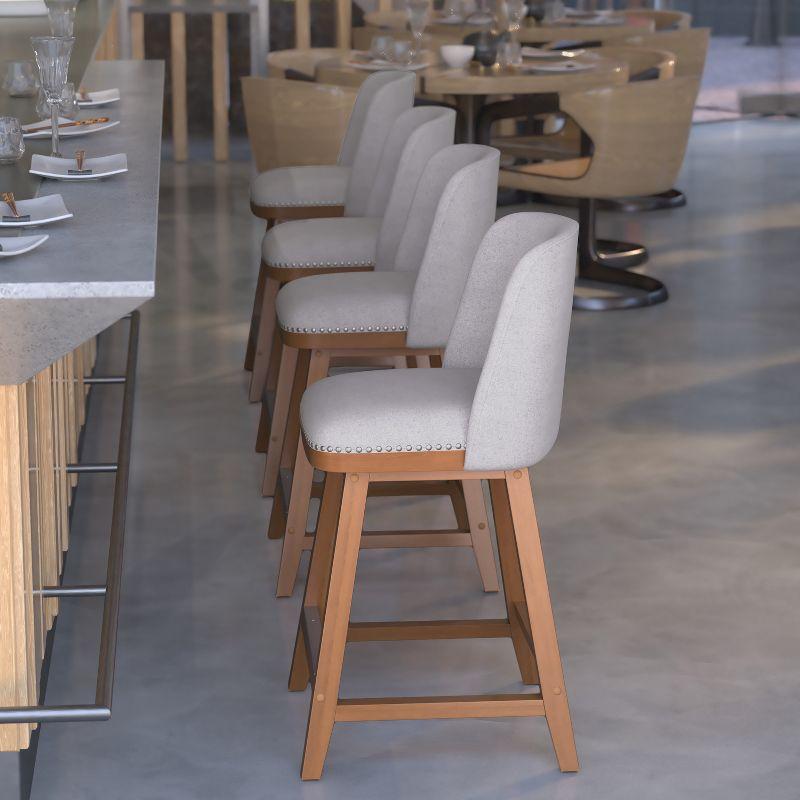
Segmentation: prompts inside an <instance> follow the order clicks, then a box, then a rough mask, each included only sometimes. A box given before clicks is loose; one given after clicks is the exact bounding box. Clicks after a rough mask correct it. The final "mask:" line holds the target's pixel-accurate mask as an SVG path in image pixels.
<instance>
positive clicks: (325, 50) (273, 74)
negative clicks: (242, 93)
mask: <svg viewBox="0 0 800 800" xmlns="http://www.w3.org/2000/svg"><path fill="white" fill-rule="evenodd" d="M349 56H350V51H349V50H340V49H338V48H336V47H308V48H302V49H300V50H296V49H291V50H273V51H272V52H271V53H270V54H269V55H268V56H267V75H269V77H270V78H283V77H284V76H285V74H286V72H287V71H288V70H292V71H294V72H300V73H302V74H303V75H306V76H307V77H309V78H312V79H313V78H314V70H315V69H316V67H317V64H319V62H320V61H325V60H327V59H329V58H343V57H344V58H348V57H349Z"/></svg>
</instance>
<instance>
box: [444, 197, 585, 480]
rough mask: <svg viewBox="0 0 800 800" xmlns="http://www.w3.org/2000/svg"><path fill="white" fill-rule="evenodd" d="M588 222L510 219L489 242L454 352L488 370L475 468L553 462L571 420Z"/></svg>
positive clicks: (481, 386) (447, 363)
mask: <svg viewBox="0 0 800 800" xmlns="http://www.w3.org/2000/svg"><path fill="white" fill-rule="evenodd" d="M577 245H578V224H577V223H576V222H575V221H574V220H572V219H569V218H568V217H562V216H559V215H557V214H544V213H537V212H523V213H520V214H511V215H509V216H507V217H503V218H502V219H501V220H499V221H498V222H496V223H495V224H494V225H492V227H491V228H490V229H489V232H488V233H487V234H486V236H485V237H484V238H483V241H482V242H481V245H480V247H479V249H478V253H477V255H476V256H475V260H474V262H473V265H472V269H471V271H470V274H469V279H468V281H467V286H466V289H465V290H464V295H463V297H462V299H461V304H460V306H459V309H458V313H457V315H456V320H455V323H454V325H453V329H452V333H451V335H450V340H449V342H448V344H447V348H446V350H445V355H444V367H445V368H450V367H481V376H480V379H479V381H478V387H477V390H476V392H475V397H474V399H473V403H472V409H471V412H470V418H469V425H468V429H467V450H466V457H465V464H464V465H465V468H466V469H468V470H495V469H502V470H508V469H522V468H524V467H529V466H531V465H533V464H535V463H536V462H538V461H540V460H541V459H542V458H544V456H545V455H547V453H548V452H549V450H550V448H551V447H552V446H553V443H554V442H555V440H556V436H557V434H558V427H559V423H560V419H561V401H562V396H563V391H564V372H565V367H566V357H567V341H568V338H569V325H570V319H571V316H572V293H573V288H574V284H575V257H576V251H577Z"/></svg>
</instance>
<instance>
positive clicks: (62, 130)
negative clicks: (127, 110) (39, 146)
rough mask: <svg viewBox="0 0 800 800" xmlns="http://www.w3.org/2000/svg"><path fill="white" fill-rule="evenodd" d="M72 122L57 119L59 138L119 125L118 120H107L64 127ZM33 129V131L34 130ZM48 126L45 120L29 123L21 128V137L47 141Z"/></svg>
mask: <svg viewBox="0 0 800 800" xmlns="http://www.w3.org/2000/svg"><path fill="white" fill-rule="evenodd" d="M88 119H94V117H88ZM72 121H73V120H70V119H67V118H66V117H59V118H58V122H59V126H60V127H59V129H58V135H59V137H60V138H62V139H64V138H66V137H67V136H83V135H85V134H87V133H95V132H97V131H104V130H105V129H106V128H113V127H114V126H115V125H119V120H118V119H117V120H113V119H112V120H109V121H108V122H97V123H95V124H94V125H69V126H66V123H69V122H72ZM75 121H76V122H80V120H75ZM34 129H35V130H34ZM50 135H51V133H50V124H49V122H48V121H47V120H39V121H38V122H30V123H28V124H27V125H23V126H22V136H23V138H25V139H49V138H50Z"/></svg>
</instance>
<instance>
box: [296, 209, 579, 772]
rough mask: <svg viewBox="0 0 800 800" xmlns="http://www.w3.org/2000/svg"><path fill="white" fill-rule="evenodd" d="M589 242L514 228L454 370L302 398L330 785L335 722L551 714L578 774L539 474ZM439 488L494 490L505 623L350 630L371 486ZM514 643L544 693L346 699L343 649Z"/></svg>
mask: <svg viewBox="0 0 800 800" xmlns="http://www.w3.org/2000/svg"><path fill="white" fill-rule="evenodd" d="M577 237H578V226H577V224H576V223H575V222H574V221H572V220H569V219H566V218H564V217H560V216H557V215H554V214H541V213H521V214H513V215H511V216H508V217H504V218H503V219H501V220H500V221H499V222H496V223H495V224H494V225H493V226H492V228H491V229H490V230H489V232H488V233H487V235H486V236H485V238H484V239H483V242H482V244H481V246H480V249H479V251H478V254H477V256H476V258H475V261H474V264H473V266H472V271H471V273H470V276H469V281H468V284H467V287H466V289H465V292H464V295H463V298H462V300H461V304H460V307H459V310H458V313H457V316H456V320H455V323H454V325H453V330H452V333H451V335H450V339H449V341H448V344H447V348H446V350H445V355H444V367H443V368H442V369H432V370H388V371H384V372H375V371H373V372H358V373H350V374H343V375H336V376H334V377H330V378H326V379H325V380H322V381H319V382H317V383H315V384H314V385H313V386H311V387H310V388H309V389H308V390H307V391H306V393H305V395H304V397H303V400H302V403H301V409H300V413H301V421H302V435H303V443H304V451H303V452H304V455H305V456H306V457H307V458H308V460H309V463H310V465H311V466H312V467H314V468H317V469H320V470H324V471H325V472H326V473H327V474H326V477H325V488H324V494H323V499H322V505H323V508H324V509H325V515H324V517H323V519H322V520H321V524H320V525H319V526H318V528H317V534H316V539H315V541H314V548H313V553H312V557H311V565H310V569H309V576H308V581H307V583H306V592H305V597H304V600H303V608H302V611H301V615H300V622H299V625H298V631H297V640H296V644H295V649H294V657H293V660H292V668H291V675H290V679H289V688H290V690H293V691H302V690H303V689H304V688H305V687H306V686H307V685H308V684H309V683H312V687H313V688H312V694H311V711H310V715H309V721H308V729H307V733H306V743H305V752H304V754H303V762H302V771H301V775H302V778H303V779H304V780H315V779H318V778H320V777H321V775H322V769H323V765H324V762H325V757H326V754H327V750H328V744H329V741H330V737H331V734H332V731H333V725H334V722H366V721H372V720H396V719H406V720H418V719H434V718H437V719H461V718H477V717H534V716H544V717H545V719H546V721H547V723H548V727H549V729H550V735H551V738H552V742H553V746H554V749H555V753H556V757H557V759H558V764H559V767H560V768H561V770H562V771H566V772H573V771H577V770H578V768H579V767H578V758H577V753H576V750H575V741H574V737H573V733H572V723H571V719H570V712H569V705H568V702H567V693H566V688H565V684H564V676H563V673H562V667H561V658H560V655H559V649H558V641H557V638H556V630H555V624H554V621H553V613H552V608H551V604H550V596H549V591H548V588H547V577H546V573H545V567H544V560H543V557H542V550H541V542H540V538H539V530H538V526H537V523H536V515H535V511H534V505H533V496H532V493H531V484H530V479H529V474H528V467H529V466H530V465H533V464H536V463H537V462H538V461H540V460H541V459H542V458H544V456H545V455H546V454H547V453H548V452H549V450H550V449H551V447H552V446H553V443H554V442H555V439H556V435H557V432H558V427H559V419H560V414H561V399H562V391H563V385H564V370H565V361H566V352H567V339H568V334H569V324H570V316H571V308H572V288H573V281H574V274H575V254H576V246H577ZM442 479H457V480H463V481H466V482H471V483H474V484H475V485H478V486H480V482H481V481H482V480H487V481H488V482H489V489H490V495H491V499H492V506H493V513H494V521H495V530H496V533H497V539H498V551H499V554H500V566H501V573H502V578H503V586H504V591H505V601H506V610H507V616H506V618H503V619H481V620H460V621H453V620H444V621H442V620H437V621H424V622H422V621H420V622H411V621H406V622H374V623H373V622H369V623H366V622H355V623H351V622H350V607H351V598H352V593H353V585H354V581H355V573H356V564H357V561H358V554H359V546H360V541H361V536H362V525H363V519H364V508H365V504H366V499H367V493H368V489H369V487H370V486H371V485H373V484H375V483H377V484H380V483H382V482H384V481H393V482H394V481H410V480H413V481H419V480H442ZM504 637H509V638H511V640H512V642H513V645H514V650H515V653H516V656H517V661H518V665H519V669H520V674H521V676H522V681H523V682H524V683H525V684H528V685H538V687H539V691H538V692H536V693H529V692H527V693H518V694H501V695H496V694H495V695H477V696H463V697H385V698H370V699H350V698H340V697H339V684H340V678H341V672H342V662H343V657H344V650H345V644H346V643H347V642H363V641H407V640H420V639H451V638H504Z"/></svg>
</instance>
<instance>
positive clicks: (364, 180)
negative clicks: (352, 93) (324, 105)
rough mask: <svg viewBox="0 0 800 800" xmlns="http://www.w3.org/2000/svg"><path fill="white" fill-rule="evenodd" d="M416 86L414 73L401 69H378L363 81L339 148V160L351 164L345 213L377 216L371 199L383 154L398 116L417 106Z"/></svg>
mask: <svg viewBox="0 0 800 800" xmlns="http://www.w3.org/2000/svg"><path fill="white" fill-rule="evenodd" d="M414 86H415V84H414V76H413V75H411V74H409V73H408V72H399V71H390V72H377V73H375V74H374V75H370V76H369V78H367V80H365V81H364V83H363V84H362V86H361V88H360V90H359V92H358V96H357V97H356V102H355V106H353V113H352V114H351V116H350V121H349V123H348V127H347V133H346V134H345V137H344V141H343V142H342V147H341V149H340V151H339V163H340V164H345V165H346V164H350V165H351V172H350V179H349V180H348V183H347V193H346V195H345V205H344V207H345V215H346V216H348V217H365V216H375V215H374V214H372V213H371V212H370V210H369V198H370V194H371V190H372V184H373V182H374V181H375V179H376V175H377V173H378V169H379V165H380V163H381V153H382V152H383V147H384V144H385V143H386V140H387V137H388V136H389V132H390V131H391V130H392V128H393V126H394V124H395V122H396V120H397V118H398V117H399V116H400V115H401V114H402V113H403V112H404V111H406V110H408V109H410V108H411V107H412V106H413V105H414ZM351 129H352V135H351Z"/></svg>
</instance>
